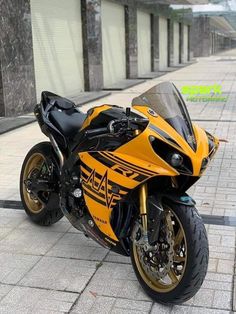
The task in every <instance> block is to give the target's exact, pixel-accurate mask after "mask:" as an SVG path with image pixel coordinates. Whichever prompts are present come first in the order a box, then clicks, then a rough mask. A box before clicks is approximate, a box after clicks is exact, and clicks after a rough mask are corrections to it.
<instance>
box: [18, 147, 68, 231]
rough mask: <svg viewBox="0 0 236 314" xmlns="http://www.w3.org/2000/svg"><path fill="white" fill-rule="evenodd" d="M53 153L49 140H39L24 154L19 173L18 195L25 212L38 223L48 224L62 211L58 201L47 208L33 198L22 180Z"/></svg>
mask: <svg viewBox="0 0 236 314" xmlns="http://www.w3.org/2000/svg"><path fill="white" fill-rule="evenodd" d="M53 154H54V151H53V147H52V145H51V143H50V142H41V143H39V144H37V145H35V146H34V147H33V148H31V150H30V151H29V152H28V154H27V155H26V157H25V159H24V162H23V165H22V168H21V174H20V196H21V201H22V204H23V207H24V209H25V212H26V214H27V215H28V216H29V217H30V219H31V220H32V221H33V222H35V223H36V224H38V225H41V226H50V225H52V224H54V223H56V222H57V221H59V220H60V219H61V218H62V217H63V213H62V211H61V209H60V206H59V201H58V202H56V204H55V207H53V208H49V206H47V204H45V205H43V204H42V203H41V202H39V201H37V200H33V199H32V197H30V194H29V193H28V192H27V189H26V186H25V183H24V181H25V180H26V179H27V177H28V176H29V173H30V172H32V171H34V169H37V167H38V165H40V163H42V162H44V161H45V160H52V156H53ZM58 200H59V198H58Z"/></svg>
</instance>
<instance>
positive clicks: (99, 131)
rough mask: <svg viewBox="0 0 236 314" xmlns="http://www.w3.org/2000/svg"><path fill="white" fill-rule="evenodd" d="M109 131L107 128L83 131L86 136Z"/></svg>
mask: <svg viewBox="0 0 236 314" xmlns="http://www.w3.org/2000/svg"><path fill="white" fill-rule="evenodd" d="M106 133H109V131H108V128H98V129H94V130H87V131H85V135H87V136H97V135H103V134H106Z"/></svg>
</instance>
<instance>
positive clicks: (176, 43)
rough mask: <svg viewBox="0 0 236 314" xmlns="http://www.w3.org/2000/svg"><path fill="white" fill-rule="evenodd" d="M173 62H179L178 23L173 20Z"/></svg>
mask: <svg viewBox="0 0 236 314" xmlns="http://www.w3.org/2000/svg"><path fill="white" fill-rule="evenodd" d="M174 64H175V65H176V64H179V23H177V22H174Z"/></svg>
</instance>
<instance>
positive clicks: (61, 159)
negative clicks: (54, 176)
mask: <svg viewBox="0 0 236 314" xmlns="http://www.w3.org/2000/svg"><path fill="white" fill-rule="evenodd" d="M49 139H50V141H51V143H52V146H53V148H54V150H55V153H56V154H57V156H58V158H59V163H60V169H62V167H63V165H64V156H63V154H62V152H61V150H60V148H59V146H58V145H57V142H56V140H55V138H54V137H53V135H52V134H50V135H49Z"/></svg>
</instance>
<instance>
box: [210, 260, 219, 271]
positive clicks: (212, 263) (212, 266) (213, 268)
mask: <svg viewBox="0 0 236 314" xmlns="http://www.w3.org/2000/svg"><path fill="white" fill-rule="evenodd" d="M217 265H218V259H217V258H209V263H208V271H211V272H216V270H217Z"/></svg>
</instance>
